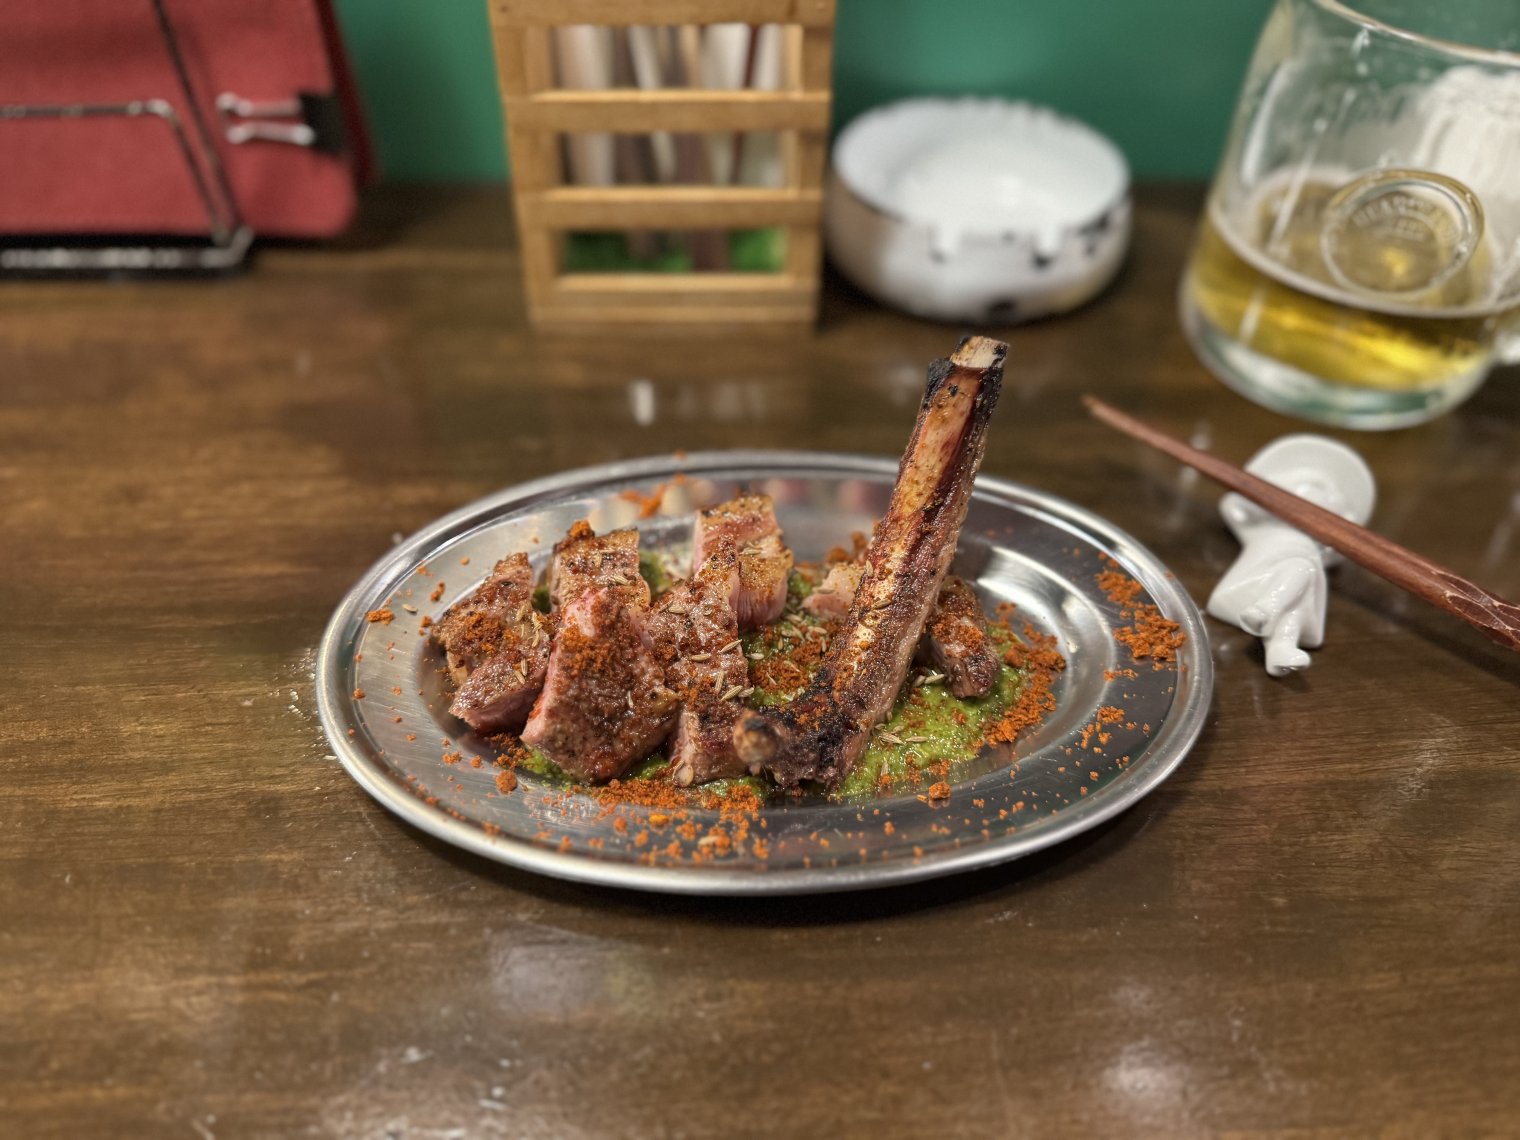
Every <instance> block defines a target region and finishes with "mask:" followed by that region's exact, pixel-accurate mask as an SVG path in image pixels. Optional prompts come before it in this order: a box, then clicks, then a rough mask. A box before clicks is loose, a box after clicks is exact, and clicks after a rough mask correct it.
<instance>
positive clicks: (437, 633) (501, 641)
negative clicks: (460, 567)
mask: <svg viewBox="0 0 1520 1140" xmlns="http://www.w3.org/2000/svg"><path fill="white" fill-rule="evenodd" d="M433 640H434V641H435V642H437V643H438V645H440V646H441V647H442V648H443V650H444V652H445V654H446V655H447V657H448V663H449V672H450V673H451V674H452V675H453V677H454V682H455V684H456V685H458V686H459V691H458V693H457V694H456V695H455V697H454V703H453V704H452V705H450V706H449V711H450V712H451V713H453V714H454V715H455V716H457V717H459V719H460V720H463V721H464V722H466V723H467V724H468V725H469V726H470V727H471V728H473V729H475V730H476V731H477V732H495V731H497V730H500V729H504V728H505V729H517V728H521V727H522V723H523V720H524V718H526V717H527V715H528V708H529V706H530V705H532V703H533V698H534V697H535V696H537V695H538V690H539V687H540V686H541V685H542V684H543V681H544V669H545V666H546V665H547V664H548V660H549V634H548V623H547V622H546V621H545V620H544V618H543V616H542V615H541V614H539V613H538V612H537V611H536V610H534V609H533V568H532V566H531V565H529V563H528V556H527V555H526V554H514V555H512V556H510V557H508V558H503V559H502V560H501V561H500V562H498V563H497V564H496V566H495V567H494V568H493V569H492V571H491V574H490V576H489V577H488V578H487V579H486V580H485V581H484V582H483V583H482V584H481V585H480V587H479V588H478V589H476V590H475V591H474V593H472V594H470V595H469V596H468V597H466V598H464V599H463V600H462V601H459V602H456V603H455V604H454V605H452V606H450V607H449V609H448V612H447V613H445V614H444V615H443V617H442V618H441V619H440V620H439V622H438V624H437V625H435V626H434V627H433Z"/></svg>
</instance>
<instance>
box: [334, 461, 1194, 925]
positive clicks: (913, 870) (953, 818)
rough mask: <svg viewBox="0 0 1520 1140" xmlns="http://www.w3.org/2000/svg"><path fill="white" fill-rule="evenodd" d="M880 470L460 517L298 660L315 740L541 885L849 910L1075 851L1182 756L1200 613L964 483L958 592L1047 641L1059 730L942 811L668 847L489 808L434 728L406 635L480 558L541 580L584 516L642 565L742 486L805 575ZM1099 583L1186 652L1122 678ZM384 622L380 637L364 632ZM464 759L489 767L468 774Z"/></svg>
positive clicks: (820, 465) (356, 601)
mask: <svg viewBox="0 0 1520 1140" xmlns="http://www.w3.org/2000/svg"><path fill="white" fill-rule="evenodd" d="M896 474H897V465H896V462H895V461H892V460H886V459H873V458H863V457H859V456H848V455H829V454H817V453H807V452H758V451H757V452H713V453H703V454H693V455H688V456H684V457H681V458H655V459H645V460H634V461H630V462H624V463H616V464H610V465H606V466H602V467H595V468H588V469H585V470H581V471H572V472H567V473H565V474H562V475H556V476H553V477H550V478H547V479H543V480H539V481H537V482H534V483H528V484H525V485H523V486H520V487H515V488H512V489H510V490H507V491H503V492H501V493H500V494H497V495H493V496H491V497H489V498H486V499H482V500H480V501H479V502H476V503H473V504H471V505H470V506H467V507H465V508H463V509H462V510H460V511H457V512H455V513H454V514H452V515H449V516H448V517H446V518H443V519H441V520H439V521H438V522H436V523H434V524H433V525H431V526H429V527H427V528H426V529H425V530H423V531H421V532H419V533H418V534H416V535H413V536H412V537H411V538H409V539H407V540H406V541H405V542H402V543H401V544H400V545H399V546H397V547H396V548H395V549H394V550H392V551H391V552H390V553H389V554H388V555H387V556H386V557H385V558H383V559H382V560H381V561H380V562H379V563H378V564H376V565H375V567H374V568H373V569H371V570H370V572H369V573H368V574H366V575H365V576H364V578H363V579H362V580H361V581H360V582H359V583H358V584H357V585H356V586H355V587H354V588H353V589H352V590H351V591H350V592H349V594H348V596H347V597H346V598H345V599H344V600H343V603H342V604H341V605H340V606H339V607H338V609H337V612H336V613H335V614H334V615H333V617H332V620H331V622H330V623H329V625H328V628H327V632H326V634H325V635H324V637H323V639H322V646H321V650H320V654H319V657H318V662H317V697H318V704H319V707H320V710H321V716H322V725H323V728H324V729H325V730H326V733H327V736H328V739H329V740H330V741H331V742H332V746H333V749H334V750H335V751H336V753H337V755H338V757H339V759H340V760H341V761H342V763H343V766H344V767H345V768H346V769H347V770H348V771H349V773H350V774H351V775H352V776H353V777H354V779H356V780H357V781H358V782H359V784H360V785H361V786H362V787H363V788H364V789H365V790H366V791H368V792H369V793H370V794H371V795H372V796H374V797H375V798H376V799H377V800H379V801H380V802H381V803H382V804H384V805H385V806H386V807H387V808H389V809H390V810H391V811H393V812H395V813H396V814H397V815H399V816H401V818H403V819H405V820H407V821H408V822H410V823H412V824H415V825H416V826H418V827H420V828H422V829H423V830H424V831H427V832H429V833H430V834H432V835H435V836H437V837H438V838H440V839H443V840H445V841H447V842H449V843H452V844H455V845H457V846H459V847H462V848H465V849H466V850H469V851H474V852H476V853H477V854H480V855H484V856H486V857H487V858H490V859H496V860H499V861H501V862H503V863H510V864H512V865H514V866H518V867H523V868H526V869H527V870H530V871H536V872H540V873H542V874H546V875H555V876H559V877H562V878H566V879H575V880H580V881H584V882H595V883H604V884H610V885H614V886H621V887H632V888H638V889H642V890H654V891H670V892H679V893H691V894H731V895H739V894H787V893H807V892H816V891H838V890H850V889H854V888H860V887H872V886H881V885H885V884H889V883H901V882H907V881H911V880H915V879H925V878H929V877H932V876H936V875H945V874H950V873H952V872H956V871H964V870H968V869H970V868H973V867H983V866H988V865H990V864H994V863H1001V862H1004V861H1007V860H1009V859H1015V858H1018V857H1019V856H1021V855H1027V854H1029V853H1030V852H1032V851H1036V850H1039V849H1040V848H1043V847H1048V846H1049V845H1051V844H1052V843H1056V842H1058V841H1060V840H1062V839H1066V838H1069V837H1070V836H1072V835H1075V834H1077V833H1078V832H1081V831H1085V830H1086V829H1088V828H1090V827H1092V826H1094V825H1095V824H1097V823H1099V822H1101V821H1102V820H1105V819H1107V818H1109V817H1110V816H1112V815H1114V814H1116V813H1117V812H1120V811H1123V810H1124V809H1125V808H1126V807H1128V806H1129V805H1131V804H1133V803H1134V802H1135V801H1136V800H1138V799H1140V797H1141V796H1143V795H1145V794H1146V793H1147V792H1149V791H1150V790H1151V789H1152V788H1154V787H1155V786H1156V785H1157V784H1159V783H1160V782H1161V781H1162V780H1163V779H1165V778H1166V776H1167V775H1168V774H1169V773H1170V772H1171V771H1172V770H1173V769H1174V768H1175V767H1176V766H1177V764H1178V763H1180V762H1181V760H1182V758H1183V756H1184V755H1185V754H1186V753H1187V751H1188V749H1189V748H1190V747H1191V746H1192V744H1193V742H1194V740H1196V739H1197V736H1198V733H1199V732H1200V730H1201V729H1202V727H1203V722H1204V715H1205V713H1206V711H1207V709H1208V704H1209V698H1210V694H1211V692H1212V689H1213V669H1212V663H1211V661H1210V657H1209V648H1208V640H1207V634H1206V633H1205V631H1204V627H1203V623H1202V620H1201V618H1200V616H1199V613H1198V609H1197V607H1196V606H1195V605H1194V604H1193V602H1192V600H1191V599H1190V598H1189V597H1188V595H1187V593H1186V592H1185V591H1184V590H1183V589H1182V588H1181V587H1180V586H1179V585H1178V584H1177V583H1176V581H1175V580H1174V579H1173V578H1172V577H1171V575H1170V574H1168V573H1167V571H1166V569H1165V568H1164V567H1163V566H1162V565H1161V564H1160V563H1159V562H1157V560H1156V559H1155V557H1154V556H1153V555H1152V554H1150V552H1149V551H1147V550H1145V549H1144V548H1143V547H1141V546H1140V545H1139V544H1138V543H1136V542H1135V541H1134V540H1133V539H1131V538H1130V537H1129V536H1128V535H1126V534H1124V533H1123V532H1122V531H1119V530H1117V529H1115V528H1114V527H1112V526H1110V525H1109V524H1108V523H1106V522H1104V521H1103V520H1102V519H1099V518H1097V517H1095V516H1094V515H1092V514H1090V513H1088V512H1087V511H1084V510H1082V509H1081V508H1079V507H1076V506H1073V505H1072V504H1070V503H1066V502H1062V501H1060V500H1058V499H1054V498H1052V497H1051V496H1049V495H1046V494H1044V493H1042V492H1039V491H1035V490H1031V489H1030V488H1027V487H1021V486H1018V485H1015V484H1013V483H1008V482H1004V481H1002V480H998V479H991V478H986V477H983V478H980V479H978V480H977V485H976V492H975V494H974V496H973V498H972V503H971V508H970V513H969V515H968V517H967V520H966V526H965V529H964V530H963V531H962V534H961V541H960V546H959V549H958V552H957V557H956V573H959V574H961V575H962V576H963V577H966V578H968V579H970V580H973V581H974V582H975V583H976V585H977V588H978V590H979V592H980V593H981V594H982V597H983V600H984V602H986V603H989V604H995V603H997V602H1011V603H1013V604H1014V605H1015V606H1017V608H1018V615H1019V620H1020V621H1026V622H1029V623H1030V624H1032V625H1033V626H1035V627H1037V628H1039V629H1041V630H1044V631H1045V632H1047V633H1050V634H1053V635H1054V636H1055V637H1056V638H1057V639H1058V643H1059V647H1060V649H1061V651H1062V652H1063V653H1064V654H1065V656H1066V659H1067V663H1068V667H1067V669H1066V671H1065V672H1064V673H1063V674H1062V675H1061V677H1060V679H1059V681H1058V682H1057V684H1056V698H1057V708H1056V710H1055V711H1054V713H1052V714H1051V716H1050V717H1049V718H1048V719H1047V720H1046V721H1045V723H1044V724H1042V725H1040V726H1039V727H1038V728H1037V729H1035V730H1032V731H1030V732H1028V733H1026V734H1025V735H1024V736H1021V737H1020V738H1019V740H1018V741H1017V742H1016V744H1015V745H1014V746H1013V747H1012V748H1011V749H1010V748H1009V747H1008V746H1006V745H1004V746H1000V747H997V748H988V749H984V750H983V752H982V754H981V755H980V756H978V757H976V758H974V759H971V760H969V761H967V762H965V763H964V764H963V765H961V766H959V767H958V768H957V769H956V771H955V772H954V773H952V776H951V784H952V794H951V796H950V798H949V800H948V802H945V803H930V802H927V801H926V799H924V798H920V793H919V790H918V789H912V790H909V791H905V792H903V793H901V794H886V795H883V796H882V797H880V798H877V799H873V800H869V801H865V802H853V801H852V802H841V801H837V800H830V799H828V798H826V797H824V796H822V795H817V796H804V797H802V798H792V797H785V796H782V797H778V798H776V799H775V800H774V801H773V802H770V803H768V804H767V805H766V806H765V807H764V808H763V809H762V810H761V811H760V813H759V816H758V818H757V819H754V820H752V821H750V827H749V838H748V839H746V840H745V841H744V842H739V843H736V844H734V846H733V848H732V849H731V850H727V851H724V852H723V853H722V854H720V855H717V856H716V857H711V856H712V855H713V852H712V851H711V850H709V849H700V850H699V848H698V846H697V844H698V843H699V842H700V839H699V838H698V837H699V836H701V835H703V834H704V833H705V832H706V831H707V829H708V828H709V827H710V826H712V825H714V824H718V823H719V815H718V813H717V812H716V811H709V810H702V809H692V810H691V811H690V813H689V822H691V823H692V824H693V825H694V826H693V827H691V828H685V829H682V828H680V827H678V826H675V825H673V824H672V822H671V821H669V820H667V819H662V818H660V816H659V812H658V810H657V809H652V808H646V807H636V806H632V805H622V806H619V807H617V808H616V810H613V811H609V809H608V808H607V807H606V806H605V805H604V804H603V803H601V802H599V801H598V800H597V799H595V798H593V797H591V796H588V795H586V794H584V793H580V792H573V791H572V792H569V793H567V792H566V790H565V787H564V786H563V785H559V784H555V783H553V782H551V781H545V780H543V779H540V778H538V777H535V776H533V775H531V774H528V773H523V772H521V771H519V777H520V781H519V784H518V786H517V788H516V790H515V791H512V792H511V793H510V794H502V793H500V792H499V791H498V789H497V786H496V774H497V769H496V768H495V767H493V765H492V763H491V760H492V758H493V757H494V755H495V753H494V752H493V750H492V749H491V746H490V744H489V743H488V742H487V741H484V740H482V739H478V738H476V737H474V736H473V735H472V734H471V733H469V732H468V731H467V730H466V726H465V725H464V724H463V723H461V722H459V721H456V720H454V719H453V718H452V717H450V716H449V715H448V711H447V707H448V700H449V697H448V692H447V687H446V684H447V683H446V682H445V681H444V680H443V679H442V677H441V675H440V672H439V665H440V663H441V662H440V658H439V656H438V653H437V651H436V650H435V649H433V648H432V647H431V646H430V644H429V639H428V638H427V637H426V636H423V635H422V628H421V627H422V619H423V618H424V617H427V616H431V617H435V618H436V617H437V616H438V615H439V614H441V613H442V612H443V611H444V610H445V609H446V608H447V607H448V606H449V605H450V604H451V603H452V602H454V601H455V600H457V599H458V598H460V597H462V596H463V595H464V594H466V593H468V592H469V591H470V590H472V589H474V587H475V586H476V585H478V584H479V582H480V581H481V580H482V579H483V577H484V575H485V573H486V572H487V571H488V570H489V569H490V567H491V565H492V564H493V563H494V562H495V560H496V559H498V558H500V557H503V556H505V555H506V554H508V553H511V552H513V551H517V550H523V551H527V552H529V554H530V557H531V558H532V559H533V560H534V562H535V565H536V566H539V567H541V566H543V565H544V564H546V563H547V561H548V558H549V555H550V548H551V547H552V546H553V544H554V542H555V541H556V540H557V539H558V538H559V537H560V536H561V535H563V534H564V532H565V530H566V528H567V527H568V526H569V524H570V523H571V522H573V521H574V520H576V519H579V518H588V517H589V518H590V520H591V523H592V525H593V526H594V527H595V528H596V529H597V530H598V531H599V532H600V531H603V530H606V529H610V528H612V527H616V526H626V525H630V524H635V523H636V524H637V525H638V526H639V528H640V530H641V532H642V542H643V543H644V545H645V546H646V547H647V546H651V545H653V546H661V545H663V546H675V545H678V544H680V543H682V542H684V541H687V540H688V539H689V532H690V521H689V520H690V512H691V510H692V509H693V507H695V506H700V505H705V504H708V503H712V502H716V501H719V500H721V499H723V498H726V497H728V496H729V495H731V494H733V493H735V491H736V490H738V489H739V488H740V487H745V486H748V487H753V488H755V489H757V490H763V491H765V492H767V493H769V494H770V495H771V496H773V497H774V499H775V501H776V511H777V515H778V517H779V519H780V521H781V525H782V528H783V530H784V531H785V534H786V541H787V543H788V545H789V546H791V547H792V549H793V550H794V551H795V552H796V553H797V556H798V558H799V559H817V558H821V557H822V556H823V554H824V552H825V551H827V550H828V549H829V548H830V547H832V546H836V545H840V544H844V545H848V541H849V535H850V533H851V532H852V531H856V530H862V531H869V529H870V527H871V526H872V524H873V523H874V521H875V520H876V518H877V517H879V516H880V515H881V514H882V513H883V511H884V509H885V507H886V504H887V501H888V499H889V497H890V495H891V489H892V483H893V480H894V479H895V477H896ZM672 480H675V482H674V483H673V484H672V483H671V481H672ZM661 487H664V488H665V494H664V497H663V501H662V505H661V507H660V509H659V510H658V511H657V512H656V513H654V514H653V515H651V516H650V517H647V518H640V517H639V515H640V513H641V498H643V497H647V496H649V495H650V494H651V493H652V492H655V491H656V490H658V489H660V488H661ZM643 501H647V498H644V500H643ZM1109 560H1112V562H1110V561H1109ZM1113 563H1117V564H1118V567H1119V568H1120V569H1122V570H1123V571H1124V572H1125V573H1127V574H1128V575H1130V576H1131V577H1133V578H1134V579H1135V580H1136V581H1137V582H1139V583H1140V584H1141V586H1142V587H1143V590H1144V594H1143V595H1142V600H1143V601H1150V602H1153V603H1154V604H1155V605H1156V606H1157V607H1159V609H1160V610H1161V612H1162V613H1163V614H1164V615H1165V616H1167V617H1169V618H1171V619H1172V620H1173V621H1176V622H1177V623H1179V625H1180V626H1181V628H1182V630H1183V632H1184V633H1185V634H1186V642H1185V643H1184V645H1183V647H1182V649H1181V650H1180V652H1179V654H1178V660H1177V662H1176V663H1175V664H1168V665H1166V666H1164V667H1162V668H1154V667H1153V665H1152V663H1151V662H1149V661H1141V662H1135V661H1133V660H1132V659H1131V657H1130V655H1129V650H1128V649H1127V648H1125V647H1124V646H1123V645H1122V644H1120V643H1119V642H1118V641H1116V639H1115V634H1116V632H1118V630H1119V629H1120V628H1122V626H1123V625H1124V624H1125V619H1124V618H1123V617H1122V615H1121V612H1120V606H1119V605H1117V604H1116V603H1115V602H1114V601H1113V600H1112V599H1110V598H1109V597H1108V596H1107V595H1106V594H1105V593H1104V592H1103V591H1102V590H1101V589H1099V587H1098V584H1097V581H1096V579H1097V576H1098V575H1099V574H1100V573H1101V572H1103V571H1104V570H1105V569H1108V568H1111V567H1112V565H1113ZM441 583H446V585H441ZM382 607H388V608H390V609H391V610H392V612H393V613H394V614H395V618H394V620H392V621H391V622H389V623H381V622H371V621H368V620H367V619H366V614H367V612H369V611H372V610H377V609H380V608H382ZM406 607H412V609H414V610H415V611H416V612H415V613H414V612H412V611H411V610H409V609H407V608H406ZM361 691H362V693H363V694H364V695H363V697H362V698H359V697H356V695H355V694H356V693H357V692H361ZM1104 708H1114V709H1119V710H1122V713H1123V716H1122V718H1121V719H1120V720H1119V721H1117V722H1115V723H1105V724H1103V725H1102V726H1100V727H1101V733H1100V732H1099V731H1095V730H1094V727H1093V726H1094V725H1095V724H1097V722H1098V719H1099V710H1100V709H1104ZM456 755H458V756H461V757H462V759H455V760H453V762H450V759H451V758H452V757H454V756H456ZM475 756H481V757H483V758H484V760H483V762H482V764H481V766H480V767H478V768H476V767H472V766H471V763H470V760H471V758H473V757H475ZM666 814H667V815H668V814H669V813H668V812H667V813H666ZM620 821H621V822H620ZM677 822H679V820H678V821H677ZM683 832H684V834H683ZM641 833H642V834H643V840H642V841H640V840H639V838H638V837H639V836H640V835H641ZM756 839H759V840H760V841H761V842H760V843H759V844H756V843H755V842H754V841H755V840H756ZM762 853H763V857H762ZM699 858H700V859H701V861H696V860H697V859H699Z"/></svg>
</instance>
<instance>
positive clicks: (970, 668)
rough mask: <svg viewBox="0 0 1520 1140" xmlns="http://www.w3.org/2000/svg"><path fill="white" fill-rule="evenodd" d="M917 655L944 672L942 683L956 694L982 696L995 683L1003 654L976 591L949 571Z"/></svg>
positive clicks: (921, 659) (920, 641) (989, 690)
mask: <svg viewBox="0 0 1520 1140" xmlns="http://www.w3.org/2000/svg"><path fill="white" fill-rule="evenodd" d="M918 659H919V660H920V661H922V662H924V663H926V664H928V665H930V666H932V667H933V668H934V669H936V670H938V671H939V672H941V673H943V674H944V675H945V687H946V688H948V689H949V690H950V691H951V692H952V693H954V694H955V695H956V696H957V697H985V696H986V695H987V694H988V693H990V692H991V691H992V686H993V685H995V684H996V683H997V678H998V670H1000V669H1001V668H1002V667H1003V661H1002V657H1001V656H1000V655H999V653H998V651H997V646H996V645H994V644H993V643H992V638H991V637H989V636H988V635H987V615H986V614H984V613H983V612H982V605H981V603H980V602H979V601H977V597H976V591H975V590H974V589H973V588H972V587H971V585H970V584H969V583H967V582H966V581H964V580H963V579H961V578H957V577H955V576H954V575H951V576H950V577H948V578H946V579H945V584H944V585H943V586H941V587H940V588H939V600H938V601H937V602H936V603H935V606H934V610H933V612H931V613H930V614H929V624H928V625H927V626H925V627H924V635H923V637H921V638H919V641H918Z"/></svg>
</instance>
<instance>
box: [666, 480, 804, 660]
mask: <svg viewBox="0 0 1520 1140" xmlns="http://www.w3.org/2000/svg"><path fill="white" fill-rule="evenodd" d="M725 543H732V544H733V547H734V550H735V552H736V553H737V555H738V559H739V564H738V568H739V573H738V577H737V578H736V579H735V582H734V594H733V606H734V613H735V614H737V615H738V619H739V628H740V629H741V630H749V629H758V628H760V627H761V626H762V625H765V624H767V623H769V622H773V621H775V620H776V619H777V618H778V617H780V616H781V611H782V610H783V609H785V608H786V583H787V577H788V576H789V575H790V574H791V572H792V552H791V551H790V550H788V549H787V548H786V546H785V545H784V544H783V543H782V541H781V527H780V526H779V525H778V524H777V522H776V508H775V504H774V503H772V502H771V497H770V496H769V495H740V496H738V497H737V498H733V499H729V500H728V502H726V503H719V504H718V505H717V506H715V507H709V508H708V509H707V510H705V511H699V512H698V513H697V523H696V527H695V533H694V536H693V543H692V547H693V548H692V555H691V562H692V572H693V573H696V571H697V570H698V569H699V568H700V567H701V566H702V565H703V564H704V563H705V562H706V561H707V558H708V556H709V555H710V554H711V553H712V552H713V551H714V550H716V549H718V548H719V547H720V546H722V545H723V544H725Z"/></svg>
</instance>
